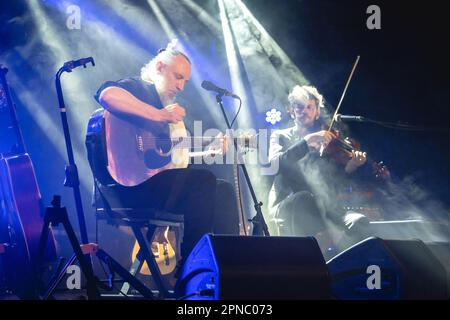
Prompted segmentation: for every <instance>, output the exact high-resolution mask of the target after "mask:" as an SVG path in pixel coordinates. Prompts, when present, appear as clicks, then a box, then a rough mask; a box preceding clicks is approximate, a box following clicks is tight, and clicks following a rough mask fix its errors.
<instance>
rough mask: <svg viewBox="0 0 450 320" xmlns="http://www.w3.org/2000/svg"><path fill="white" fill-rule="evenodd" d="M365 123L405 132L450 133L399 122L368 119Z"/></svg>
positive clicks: (448, 130)
mask: <svg viewBox="0 0 450 320" xmlns="http://www.w3.org/2000/svg"><path fill="white" fill-rule="evenodd" d="M365 121H366V122H369V123H374V124H377V125H379V126H382V127H385V128H389V129H395V130H405V131H444V132H450V128H442V127H441V128H439V127H426V126H416V125H410V124H404V123H397V122H387V121H377V120H372V119H367V118H366V119H365Z"/></svg>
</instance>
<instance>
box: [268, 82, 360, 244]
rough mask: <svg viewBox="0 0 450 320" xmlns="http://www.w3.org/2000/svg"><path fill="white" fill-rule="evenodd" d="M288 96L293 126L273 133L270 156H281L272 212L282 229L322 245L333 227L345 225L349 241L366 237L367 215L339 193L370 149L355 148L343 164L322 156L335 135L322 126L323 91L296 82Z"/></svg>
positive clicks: (270, 195) (272, 194) (272, 190)
mask: <svg viewBox="0 0 450 320" xmlns="http://www.w3.org/2000/svg"><path fill="white" fill-rule="evenodd" d="M288 101H289V108H288V109H289V113H290V116H291V117H292V119H293V120H294V126H292V127H290V128H287V129H282V130H275V131H274V132H273V133H272V134H271V137H270V147H269V160H270V161H271V163H273V162H274V161H277V162H278V168H279V170H278V172H277V174H276V175H275V177H274V181H273V184H272V187H271V190H270V192H269V211H270V214H271V216H272V217H274V218H277V219H280V220H281V221H283V223H282V224H283V226H284V228H282V230H281V232H282V233H283V234H282V235H295V236H315V237H316V238H317V240H318V242H319V245H321V248H322V250H324V249H326V248H324V247H323V246H324V245H325V243H329V238H328V237H327V236H325V235H329V234H330V233H329V232H328V231H329V230H330V228H338V229H340V230H344V231H345V233H344V237H345V238H346V239H347V240H348V241H349V242H350V243H352V242H354V241H359V240H361V239H363V238H364V237H365V236H366V235H367V233H368V227H369V221H368V219H367V218H366V217H365V216H364V215H363V214H360V213H357V212H345V211H343V210H342V208H340V207H339V206H338V205H337V203H336V196H337V192H338V191H339V189H340V187H342V186H343V185H344V184H345V183H346V181H347V179H349V178H351V176H352V175H353V174H354V173H355V172H356V171H358V169H360V168H361V166H363V165H364V164H365V163H366V160H367V155H366V153H365V152H362V151H354V150H352V151H351V152H349V153H348V154H349V156H348V159H346V160H345V163H343V164H342V165H341V164H338V163H337V161H333V160H331V159H330V158H329V157H324V156H322V155H321V154H322V151H323V149H325V150H327V147H328V146H329V145H330V143H332V142H333V141H335V140H336V139H337V136H336V134H335V133H333V132H331V131H330V132H329V131H327V130H322V128H321V127H322V119H321V109H322V108H323V97H322V95H321V94H320V93H319V92H318V91H317V89H316V88H314V87H311V86H298V85H297V86H295V87H294V88H293V90H292V91H291V92H290V94H289V96H288ZM341 158H342V157H341ZM322 242H323V243H322Z"/></svg>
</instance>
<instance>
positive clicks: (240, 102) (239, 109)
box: [230, 98, 242, 128]
mask: <svg viewBox="0 0 450 320" xmlns="http://www.w3.org/2000/svg"><path fill="white" fill-rule="evenodd" d="M241 107H242V100H241V98H239V107H238V111H237V112H236V115H235V116H234V118H233V120H232V121H231V124H230V128H233V124H234V121H236V118H237V116H238V114H239V112H240V111H241Z"/></svg>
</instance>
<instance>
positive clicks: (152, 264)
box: [131, 225, 169, 298]
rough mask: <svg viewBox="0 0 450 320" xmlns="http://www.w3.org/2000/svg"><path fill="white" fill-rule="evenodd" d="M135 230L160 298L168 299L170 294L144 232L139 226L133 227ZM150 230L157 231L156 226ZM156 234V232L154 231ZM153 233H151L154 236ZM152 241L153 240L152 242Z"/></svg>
mask: <svg viewBox="0 0 450 320" xmlns="http://www.w3.org/2000/svg"><path fill="white" fill-rule="evenodd" d="M131 228H132V229H133V232H134V235H135V237H136V240H137V242H138V243H139V247H140V248H141V249H140V250H141V253H142V255H143V257H144V260H145V261H146V262H147V265H148V267H149V269H150V271H151V273H152V278H153V280H154V281H155V284H156V286H157V287H158V290H159V293H160V296H161V297H162V298H164V297H167V296H168V295H169V292H168V290H167V288H166V286H165V285H164V282H163V280H162V276H161V272H160V271H159V267H158V265H157V263H156V260H155V256H154V255H153V252H152V251H150V249H149V248H148V246H147V242H146V240H145V237H144V234H143V233H142V230H141V228H140V227H139V226H135V225H133V226H131ZM149 228H154V229H156V226H150V227H149ZM153 233H154V230H153ZM153 233H151V234H152V235H153ZM150 241H151V240H150Z"/></svg>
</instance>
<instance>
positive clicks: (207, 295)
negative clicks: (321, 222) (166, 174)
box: [177, 234, 331, 300]
mask: <svg viewBox="0 0 450 320" xmlns="http://www.w3.org/2000/svg"><path fill="white" fill-rule="evenodd" d="M330 292H331V291H330V278H329V274H328V270H327V267H326V263H325V260H324V258H323V256H322V253H321V251H320V248H319V246H318V244H317V241H316V239H314V238H312V237H302V238H301V237H260V236H259V237H257V236H225V235H211V234H206V235H204V236H203V237H202V238H201V239H200V241H199V242H198V243H197V245H196V246H195V248H194V249H193V250H192V252H191V254H190V255H189V257H188V258H187V260H186V263H185V264H184V267H183V269H182V272H181V276H180V278H179V281H178V283H177V296H178V297H180V298H181V297H183V298H185V299H192V300H194V299H195V300H219V299H220V300H230V299H236V300H241V299H248V300H257V299H258V300H268V299H278V300H279V299H285V300H294V299H329V298H330Z"/></svg>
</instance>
